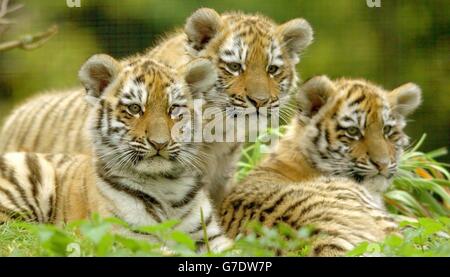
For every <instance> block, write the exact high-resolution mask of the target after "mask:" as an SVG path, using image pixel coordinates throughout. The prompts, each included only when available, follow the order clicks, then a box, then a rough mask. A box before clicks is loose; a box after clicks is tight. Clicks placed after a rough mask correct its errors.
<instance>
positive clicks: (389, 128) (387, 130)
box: [383, 125, 392, 135]
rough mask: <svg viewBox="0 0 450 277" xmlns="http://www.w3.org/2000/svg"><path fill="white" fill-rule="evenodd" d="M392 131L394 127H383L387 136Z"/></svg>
mask: <svg viewBox="0 0 450 277" xmlns="http://www.w3.org/2000/svg"><path fill="white" fill-rule="evenodd" d="M391 131H392V126H389V125H386V126H384V127H383V133H384V134H385V135H387V134H389V133H390V132H391Z"/></svg>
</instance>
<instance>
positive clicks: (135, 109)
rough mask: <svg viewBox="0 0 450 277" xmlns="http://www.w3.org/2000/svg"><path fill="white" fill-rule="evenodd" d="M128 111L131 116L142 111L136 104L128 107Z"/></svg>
mask: <svg viewBox="0 0 450 277" xmlns="http://www.w3.org/2000/svg"><path fill="white" fill-rule="evenodd" d="M128 111H129V112H130V113H131V114H139V113H140V112H141V111H142V109H141V106H139V105H138V104H131V105H129V106H128Z"/></svg>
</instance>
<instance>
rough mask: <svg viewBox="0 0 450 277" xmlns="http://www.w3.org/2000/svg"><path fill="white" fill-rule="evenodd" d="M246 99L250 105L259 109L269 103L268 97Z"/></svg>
mask: <svg viewBox="0 0 450 277" xmlns="http://www.w3.org/2000/svg"><path fill="white" fill-rule="evenodd" d="M247 99H248V101H249V102H250V103H252V105H253V106H255V107H256V108H261V107H263V106H264V105H265V104H267V102H269V97H265V96H258V95H256V96H253V95H247Z"/></svg>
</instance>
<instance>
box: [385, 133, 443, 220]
mask: <svg viewBox="0 0 450 277" xmlns="http://www.w3.org/2000/svg"><path fill="white" fill-rule="evenodd" d="M425 138H426V135H423V136H422V138H421V139H420V140H419V142H418V143H417V144H416V145H415V146H414V147H412V148H411V149H410V150H408V151H406V152H405V153H404V155H403V156H402V158H401V161H400V167H399V172H398V174H397V176H396V178H395V179H394V182H393V185H392V186H391V188H390V189H389V191H388V192H386V194H385V201H386V203H387V204H388V208H389V209H390V211H392V212H394V213H397V214H402V215H406V216H412V217H415V216H422V217H424V216H426V217H437V216H449V215H450V211H449V207H450V174H449V172H448V170H447V168H448V166H449V165H448V164H445V163H441V162H438V161H436V160H435V158H437V157H442V156H443V155H446V154H447V151H446V149H445V148H441V149H438V150H435V151H431V152H428V153H423V152H420V151H419V150H418V149H419V148H420V147H421V146H422V144H423V142H424V140H425Z"/></svg>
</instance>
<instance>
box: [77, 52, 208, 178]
mask: <svg viewBox="0 0 450 277" xmlns="http://www.w3.org/2000/svg"><path fill="white" fill-rule="evenodd" d="M79 77H80V80H81V82H82V84H83V85H84V87H85V89H86V91H87V97H88V100H89V102H91V103H93V105H94V106H93V110H92V113H91V118H90V120H91V127H90V132H91V137H93V143H94V149H95V151H96V154H97V156H98V157H99V159H101V160H104V161H106V163H105V165H104V167H105V168H106V169H107V170H115V171H121V170H128V171H132V172H134V173H139V174H147V175H149V174H150V175H151V174H170V173H173V172H176V171H177V170H180V169H181V168H182V167H183V166H186V165H195V164H196V162H197V161H196V160H195V159H194V158H195V157H194V156H195V155H196V154H197V151H198V149H196V147H195V145H193V144H191V143H188V142H183V141H185V140H183V138H182V137H181V136H182V135H183V132H184V135H185V134H186V133H185V132H189V130H190V129H191V127H192V124H193V123H195V122H193V118H195V116H192V113H193V112H194V111H193V109H192V101H191V95H190V90H189V89H188V87H189V86H192V87H196V88H198V89H208V88H209V87H210V86H212V85H213V83H214V81H215V73H214V70H213V68H212V65H211V64H210V62H209V61H207V60H200V61H194V62H192V63H191V64H190V65H188V68H187V70H186V73H185V74H184V78H182V77H180V76H179V74H178V73H177V72H175V71H174V70H172V69H171V68H168V67H167V66H164V65H162V64H160V63H158V62H157V61H154V60H152V59H148V58H142V59H135V60H134V61H132V62H130V63H128V64H124V65H122V64H120V63H119V62H117V61H116V60H114V59H113V58H112V57H109V56H107V55H95V56H93V57H92V58H90V59H89V60H88V61H87V62H86V63H85V64H84V65H83V67H82V68H81V70H80V73H79Z"/></svg>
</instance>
